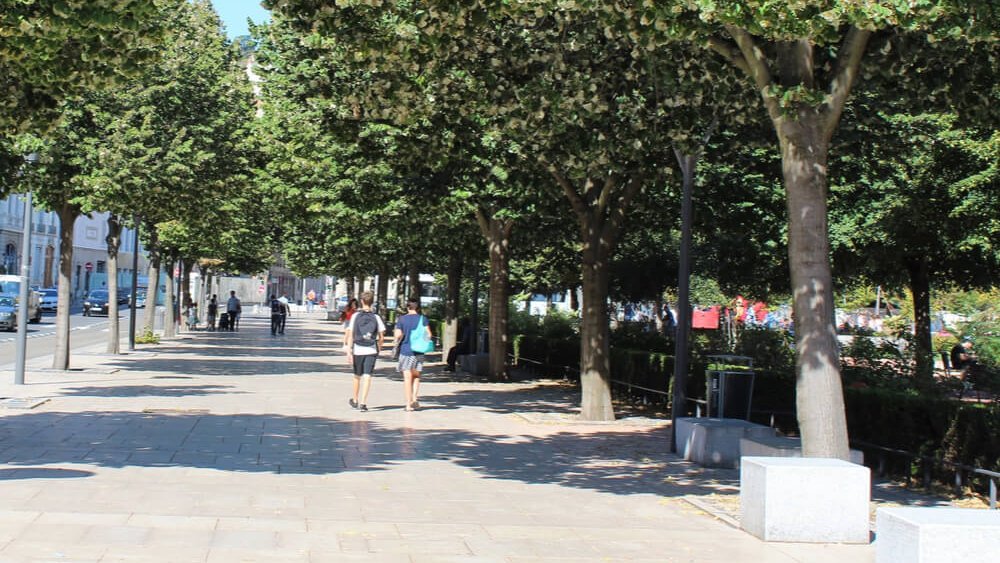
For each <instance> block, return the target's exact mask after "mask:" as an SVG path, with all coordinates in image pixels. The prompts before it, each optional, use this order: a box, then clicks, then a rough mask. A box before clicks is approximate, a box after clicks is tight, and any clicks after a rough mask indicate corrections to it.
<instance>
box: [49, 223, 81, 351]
mask: <svg viewBox="0 0 1000 563" xmlns="http://www.w3.org/2000/svg"><path fill="white" fill-rule="evenodd" d="M55 212H56V215H57V216H58V217H59V290H58V291H59V297H58V299H59V307H58V309H57V310H56V344H55V350H54V351H53V356H52V368H53V369H63V370H66V369H69V309H70V304H71V303H72V301H73V225H74V224H75V223H76V218H77V217H79V216H80V210H79V209H78V208H77V207H76V206H74V205H69V204H63V205H62V206H61V207H59V208H58V209H56V210H55Z"/></svg>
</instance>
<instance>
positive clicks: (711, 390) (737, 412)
mask: <svg viewBox="0 0 1000 563" xmlns="http://www.w3.org/2000/svg"><path fill="white" fill-rule="evenodd" d="M753 380H754V372H752V371H749V370H746V371H744V370H740V371H709V372H708V416H710V417H712V418H740V419H743V420H749V419H750V400H751V399H752V398H753Z"/></svg>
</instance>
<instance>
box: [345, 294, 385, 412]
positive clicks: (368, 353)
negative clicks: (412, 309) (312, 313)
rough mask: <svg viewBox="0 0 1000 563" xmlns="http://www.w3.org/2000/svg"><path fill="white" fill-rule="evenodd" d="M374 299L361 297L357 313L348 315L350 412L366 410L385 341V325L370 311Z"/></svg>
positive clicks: (346, 333) (347, 346) (346, 334)
mask: <svg viewBox="0 0 1000 563" xmlns="http://www.w3.org/2000/svg"><path fill="white" fill-rule="evenodd" d="M374 301H375V295H374V294H373V293H372V292H370V291H366V292H364V293H362V294H361V310H360V311H358V312H356V313H355V314H353V315H351V320H350V321H348V323H347V329H346V330H345V331H344V344H345V347H346V348H347V363H348V365H350V366H351V367H352V369H353V370H354V394H353V396H352V397H351V398H350V399H348V400H347V402H348V404H350V405H351V407H352V408H356V409H360V410H361V411H367V410H368V392H369V391H371V387H372V374H373V373H374V372H375V361H376V360H377V359H378V353H379V351H380V350H381V349H382V344H383V343H384V341H385V323H384V322H383V321H382V317H380V316H378V315H377V314H375V312H374V311H372V302H374Z"/></svg>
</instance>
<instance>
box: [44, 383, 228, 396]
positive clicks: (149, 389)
mask: <svg viewBox="0 0 1000 563" xmlns="http://www.w3.org/2000/svg"><path fill="white" fill-rule="evenodd" d="M233 388H234V387H233V386H232V385H171V386H160V385H109V386H107V387H96V386H91V387H69V388H67V389H64V390H62V391H60V394H61V395H63V396H66V397H192V396H196V395H200V396H204V395H217V394H220V393H226V394H233V393H242V391H232V390H231V389H233Z"/></svg>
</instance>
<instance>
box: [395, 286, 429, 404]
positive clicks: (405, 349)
mask: <svg viewBox="0 0 1000 563" xmlns="http://www.w3.org/2000/svg"><path fill="white" fill-rule="evenodd" d="M419 308H420V301H419V300H418V298H415V297H411V298H410V299H409V301H407V302H406V314H405V315H403V316H402V317H399V318H398V319H396V329H395V331H394V335H395V337H396V342H398V343H399V365H398V366H397V367H396V370H397V371H399V372H400V373H402V374H403V397H404V399H405V400H406V406H405V407H404V410H407V411H413V410H417V409H418V408H420V402H419V400H418V398H419V392H420V371H421V370H422V369H423V367H424V363H423V358H424V353H425V352H427V351H428V350H426V349H422V348H423V343H424V342H426V341H429V340H430V339H431V337H432V335H431V327H430V326H429V323H428V322H427V317H425V316H423V315H421V314H420V313H419V312H418V309H419ZM415 348H416V349H415Z"/></svg>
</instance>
